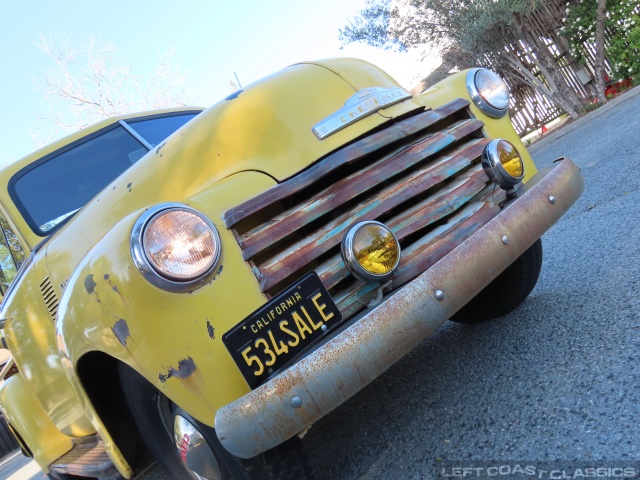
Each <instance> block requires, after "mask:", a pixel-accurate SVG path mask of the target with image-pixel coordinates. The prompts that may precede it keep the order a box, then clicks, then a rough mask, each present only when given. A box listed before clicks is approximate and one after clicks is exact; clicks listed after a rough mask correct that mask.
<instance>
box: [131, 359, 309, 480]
mask: <svg viewBox="0 0 640 480" xmlns="http://www.w3.org/2000/svg"><path fill="white" fill-rule="evenodd" d="M119 373H120V383H121V385H122V389H123V391H124V395H125V397H126V400H127V403H128V405H129V408H130V410H131V413H132V414H133V417H134V420H135V422H136V425H137V427H138V429H139V430H140V432H141V433H142V436H143V437H144V439H145V441H146V443H147V446H148V447H149V450H150V451H151V453H152V454H153V456H154V457H155V458H156V459H157V460H158V462H159V463H160V464H161V465H162V466H163V467H164V468H165V470H166V471H167V472H168V473H169V474H170V478H175V479H180V480H182V479H191V480H249V479H260V480H262V479H272V480H284V479H291V480H293V479H300V478H309V479H311V478H313V472H312V470H311V468H310V467H309V465H308V462H307V461H306V456H305V454H304V452H303V450H302V445H301V443H300V441H299V439H298V438H297V437H294V439H292V440H290V441H289V442H286V443H285V444H283V445H281V446H279V447H276V448H275V449H273V450H271V451H269V452H266V453H265V454H262V455H258V456H257V457H255V458H251V459H249V460H241V459H239V458H236V457H234V456H233V455H231V454H230V453H229V452H227V451H226V450H225V449H224V447H223V446H222V445H221V444H220V441H219V440H218V437H217V436H216V434H215V431H214V429H213V428H211V427H208V426H206V425H204V424H202V423H200V422H198V421H197V420H196V419H194V418H192V417H191V416H190V415H189V414H188V413H186V412H185V411H184V410H182V409H181V408H179V407H178V406H177V405H176V404H174V403H173V402H172V401H171V400H169V399H168V398H167V397H166V396H165V395H163V394H162V393H161V392H159V391H158V390H157V389H156V388H155V387H154V386H153V385H152V384H150V383H149V382H148V381H147V380H146V379H145V378H144V377H142V376H141V375H140V374H139V373H138V372H136V371H135V370H133V369H132V368H130V367H129V366H127V365H125V364H120V366H119ZM177 416H179V417H182V419H185V420H186V421H187V425H188V424H190V425H191V426H193V427H195V429H196V431H197V432H198V433H199V434H200V435H202V437H203V438H204V440H205V443H206V445H205V450H206V446H208V447H209V449H210V450H206V455H205V457H204V458H206V459H207V462H206V465H203V467H202V468H201V469H199V472H198V473H196V472H195V471H193V470H192V469H191V468H189V467H188V466H187V464H186V463H185V461H183V459H182V458H181V452H180V450H179V447H177V446H176V442H175V440H174V423H175V420H176V417H177ZM179 422H180V420H179ZM196 450H197V452H196V455H197V454H198V453H200V452H201V451H202V446H201V445H200V446H198V447H196V448H194V450H193V451H196ZM185 455H186V454H185ZM200 458H202V457H200Z"/></svg>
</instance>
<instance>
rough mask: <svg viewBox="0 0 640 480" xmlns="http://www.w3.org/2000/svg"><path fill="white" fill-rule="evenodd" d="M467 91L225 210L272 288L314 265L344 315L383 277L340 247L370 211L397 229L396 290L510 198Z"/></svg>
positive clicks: (246, 254) (268, 290) (270, 291)
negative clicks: (363, 273) (351, 263)
mask: <svg viewBox="0 0 640 480" xmlns="http://www.w3.org/2000/svg"><path fill="white" fill-rule="evenodd" d="M468 105H469V103H468V102H467V101H466V100H463V99H458V100H454V101H453V102H450V103H448V104H447V105H444V106H442V107H441V108H438V109H435V110H429V111H425V112H422V113H419V114H418V115H415V116H412V117H409V118H406V119H403V120H401V121H398V122H396V123H393V124H392V125H391V126H386V128H384V129H381V130H379V131H376V132H374V133H373V134H370V135H368V136H366V137H364V138H361V139H360V140H358V141H356V142H354V143H352V144H351V145H348V146H347V147H345V148H343V149H341V150H338V151H336V152H334V153H332V154H331V155H329V156H327V157H325V158H324V159H323V160H321V161H319V162H317V163H316V164H314V165H313V166H311V167H310V168H308V169H306V170H305V171H303V172H301V173H299V174H298V175H296V176H294V177H292V178H290V179H288V180H286V181H285V182H283V183H281V184H278V185H276V186H274V187H273V188H271V189H269V190H267V191H265V192H264V193H262V194H260V195H258V196H256V197H254V198H252V199H250V200H248V201H246V202H244V203H242V204H241V205H238V206H236V207H234V208H232V209H230V210H228V211H226V212H225V214H224V221H225V224H226V226H227V228H229V229H231V230H232V231H233V233H234V235H235V237H236V239H237V241H238V244H239V245H240V247H241V249H242V255H243V258H244V259H245V260H246V261H248V262H249V264H250V265H251V268H252V270H253V272H254V274H255V276H256V278H257V279H258V281H259V283H260V289H261V290H262V292H263V293H265V294H266V295H267V297H269V298H270V297H271V296H272V295H274V294H276V293H277V292H278V291H279V290H281V289H282V288H284V287H286V286H287V285H289V284H291V283H293V282H294V281H295V280H297V279H298V278H299V277H301V276H302V275H304V274H305V273H306V272H308V271H310V270H315V271H316V272H317V273H318V275H319V276H320V279H321V280H322V282H323V283H324V285H325V286H326V287H327V289H328V290H329V291H330V293H331V294H332V296H333V298H334V300H335V301H336V304H337V305H338V308H340V310H341V311H342V314H343V316H344V318H349V317H350V316H352V315H354V314H355V313H357V312H358V311H359V310H361V309H363V308H364V307H365V306H366V304H367V303H368V302H369V301H370V300H371V299H372V298H375V296H376V293H377V290H378V286H377V285H374V284H366V283H364V282H362V281H360V280H357V279H356V278H355V277H353V276H352V275H351V274H350V273H349V271H348V270H347V268H346V266H345V265H344V262H343V261H342V258H341V256H340V243H341V241H342V238H343V236H344V234H345V233H346V231H347V230H348V229H349V228H350V227H351V226H352V225H354V224H355V223H357V222H360V221H363V220H378V221H380V222H382V223H384V224H385V225H387V226H388V227H390V228H391V230H393V232H394V233H395V234H396V236H397V237H398V239H399V240H400V243H401V246H402V258H401V262H400V266H399V269H398V272H397V273H396V275H395V276H394V277H393V283H392V285H391V287H390V289H396V288H398V287H400V286H401V285H403V284H405V283H407V282H408V281H410V280H412V279H413V278H415V277H416V276H418V275H419V274H420V273H422V272H423V271H425V270H426V269H428V268H429V267H430V266H432V265H433V264H434V263H436V262H437V261H438V260H439V259H440V258H442V257H443V256H445V255H446V254H447V253H449V252H450V251H451V250H453V249H454V248H455V247H456V246H457V245H459V244H460V243H461V242H462V241H464V240H465V239H466V238H468V237H469V236H471V235H472V234H473V233H474V232H475V231H477V230H478V229H479V228H480V227H482V226H483V225H484V224H485V223H487V222H488V221H489V220H490V219H491V218H493V217H494V216H495V215H496V214H497V213H498V212H499V211H500V206H499V204H500V203H501V202H502V201H504V200H505V194H504V192H503V191H502V190H500V189H496V188H495V187H494V185H493V184H492V183H490V182H489V180H488V178H487V176H486V174H485V173H484V171H483V170H482V167H481V165H480V156H481V154H482V151H483V150H484V147H485V145H486V144H487V143H488V142H489V140H488V139H486V138H485V137H484V135H483V133H482V127H483V123H482V122H481V121H479V120H477V119H475V118H472V117H471V115H470V113H469V110H468V108H467V107H468Z"/></svg>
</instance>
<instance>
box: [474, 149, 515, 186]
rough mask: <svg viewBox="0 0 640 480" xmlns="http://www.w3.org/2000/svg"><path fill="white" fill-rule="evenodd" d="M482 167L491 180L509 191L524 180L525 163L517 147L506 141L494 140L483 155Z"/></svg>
mask: <svg viewBox="0 0 640 480" xmlns="http://www.w3.org/2000/svg"><path fill="white" fill-rule="evenodd" d="M482 167H483V168H484V171H485V172H486V173H487V175H488V176H489V178H490V179H491V180H492V181H494V182H495V183H497V184H498V185H499V186H500V187H501V188H503V189H505V190H508V189H510V188H511V187H513V186H515V185H517V184H518V183H520V182H521V181H522V179H523V178H524V162H523V161H522V157H521V156H520V154H519V153H518V150H517V149H516V147H514V146H513V145H512V144H511V143H509V142H507V141H506V140H501V139H497V140H492V141H491V142H490V143H489V144H488V145H487V146H486V147H485V149H484V152H483V153H482Z"/></svg>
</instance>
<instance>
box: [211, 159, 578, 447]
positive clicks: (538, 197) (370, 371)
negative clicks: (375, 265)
mask: <svg viewBox="0 0 640 480" xmlns="http://www.w3.org/2000/svg"><path fill="white" fill-rule="evenodd" d="M524 188H525V191H524V193H523V194H521V195H520V196H519V198H518V199H517V200H515V201H514V202H513V203H511V204H510V205H509V206H508V207H507V208H505V209H504V210H503V211H502V212H501V213H500V214H498V215H497V216H496V217H495V218H493V219H492V220H491V221H490V222H489V223H487V224H486V225H485V226H484V227H482V228H481V229H480V230H479V231H478V232H476V233H475V234H474V235H472V236H471V237H470V238H469V239H467V240H466V241H464V242H463V243H462V244H460V245H459V246H458V247H457V248H456V249H455V250H453V251H452V252H451V253H450V254H448V255H447V256H445V257H444V258H443V259H441V260H440V261H439V262H438V263H436V264H435V265H434V266H433V267H431V268H430V269H429V270H427V271H426V272H424V273H423V274H421V275H420V276H419V277H417V278H416V279H415V280H413V281H411V282H410V283H408V284H407V285H405V286H404V287H403V288H402V289H400V291H399V292H397V293H396V294H395V295H393V296H392V297H390V298H389V299H387V300H386V301H384V302H383V303H382V304H381V305H380V306H378V307H376V308H375V309H373V310H372V311H371V312H369V313H368V314H367V315H365V316H364V317H363V318H361V319H360V320H359V321H357V322H356V323H354V324H353V325H352V326H351V327H350V328H348V329H347V330H345V331H344V332H342V333H341V334H340V335H338V336H337V337H336V338H334V339H333V340H331V341H330V342H328V343H327V344H326V345H324V346H322V347H321V348H319V349H318V350H316V351H315V352H313V353H311V354H310V355H309V356H307V357H306V358H304V359H302V360H301V361H300V362H298V363H296V364H295V365H293V366H292V367H291V368H289V369H288V370H286V371H285V372H283V373H282V374H280V375H278V376H277V377H275V378H273V379H271V380H270V381H268V382H267V383H265V384H264V385H262V386H260V387H259V388H257V389H255V390H254V391H252V392H250V393H248V394H247V395H244V396H243V397H241V398H239V399H238V400H236V401H235V402H233V403H230V404H229V405H226V406H224V407H222V408H221V409H219V410H218V412H217V413H216V421H215V427H216V432H217V434H218V438H219V439H220V442H221V443H222V445H223V446H224V447H225V448H226V449H227V450H228V451H229V452H231V453H232V454H233V455H236V456H238V457H241V458H250V457H253V456H255V455H258V454H260V453H262V452H264V451H266V450H269V449H270V448H273V447H275V446H277V445H279V444H280V443H282V442H284V441H285V440H287V439H288V438H291V437H292V436H294V435H295V434H297V433H299V432H301V431H302V430H304V429H305V428H306V427H308V426H309V425H311V424H312V423H314V422H316V421H317V420H319V419H320V418H322V417H323V416H324V415H326V414H327V413H329V412H330V411H331V410H333V409H334V408H336V407H337V406H338V405H340V404H341V403H343V402H344V401H345V400H347V399H348V398H349V397H351V396H352V395H354V394H356V393H357V392H358V391H359V390H361V389H362V388H363V387H365V386H366V385H367V384H368V383H369V382H371V381H372V380H374V379H375V378H376V377H378V376H379V375H380V374H382V373H383V372H384V371H385V370H386V369H387V368H389V367H390V366H391V365H393V363H395V362H396V361H397V360H399V359H400V358H401V357H402V356H404V355H405V354H406V353H408V352H409V351H410V350H411V349H412V348H414V347H415V346H416V345H417V344H419V343H420V342H422V341H423V340H424V339H425V338H426V337H428V336H429V335H431V334H432V333H433V332H434V331H435V330H436V329H437V328H438V327H440V326H441V325H442V324H443V323H444V322H446V321H447V319H448V318H450V317H451V316H452V315H453V314H454V313H455V312H456V311H458V310H459V309H460V308H461V307H462V306H464V305H465V304H466V303H467V302H468V301H469V300H470V299H471V298H473V297H474V296H475V295H476V294H477V293H478V292H479V291H480V290H482V289H483V288H484V287H485V286H486V285H487V284H489V283H490V282H491V281H492V280H493V279H494V278H495V277H497V276H498V275H499V274H500V273H501V272H502V271H503V270H504V269H505V268H507V267H508V266H509V265H510V264H511V263H512V262H513V261H515V260H516V259H517V258H518V257H519V256H520V255H521V254H522V253H523V252H524V251H525V250H526V249H527V248H529V247H530V246H531V245H532V244H533V243H534V242H535V241H536V240H537V239H538V238H540V237H541V236H542V234H543V233H544V232H545V231H546V230H547V229H549V227H551V225H553V224H554V223H555V222H556V221H557V220H558V219H559V218H560V217H561V216H562V215H563V214H564V213H565V212H566V211H567V210H568V209H569V207H570V206H571V205H573V203H574V202H575V201H576V200H577V199H578V198H579V197H580V195H581V194H582V191H583V190H584V180H583V177H582V174H581V173H580V170H579V169H578V167H577V166H576V165H575V164H574V163H573V162H572V161H571V160H568V159H565V160H563V161H562V162H560V163H558V164H556V165H555V167H553V168H551V169H549V170H546V171H542V172H540V173H538V174H537V175H536V176H535V177H534V178H532V179H531V180H530V181H529V182H528V183H527V185H526V187H524Z"/></svg>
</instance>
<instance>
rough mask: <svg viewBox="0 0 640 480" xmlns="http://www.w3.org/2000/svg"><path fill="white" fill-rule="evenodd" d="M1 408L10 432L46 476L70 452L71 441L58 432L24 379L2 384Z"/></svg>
mask: <svg viewBox="0 0 640 480" xmlns="http://www.w3.org/2000/svg"><path fill="white" fill-rule="evenodd" d="M0 407H1V408H2V412H3V413H4V415H5V416H6V417H7V420H8V421H9V424H10V425H11V428H13V429H14V430H15V431H16V432H17V433H18V434H19V435H20V437H21V438H22V440H23V442H24V443H26V445H28V447H29V450H30V451H31V453H32V454H33V458H34V459H35V461H36V462H38V465H40V467H41V468H42V469H43V470H44V471H45V472H48V466H49V465H50V464H51V463H53V461H54V460H57V459H58V458H60V457H61V456H62V455H64V454H65V453H67V452H68V451H69V450H71V447H72V446H73V443H72V442H71V438H69V437H67V436H66V435H63V434H62V433H60V430H58V429H57V428H56V426H55V425H54V424H53V422H52V421H51V419H50V418H49V416H48V415H47V414H46V413H45V412H44V410H43V409H42V407H41V406H40V403H39V402H38V400H37V399H36V397H35V395H34V394H33V393H32V392H31V390H29V387H27V384H26V383H25V381H24V379H23V378H22V375H19V374H18V375H13V376H12V377H10V378H8V379H7V380H5V381H4V382H2V385H0ZM23 442H21V443H23ZM23 447H24V445H23Z"/></svg>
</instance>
